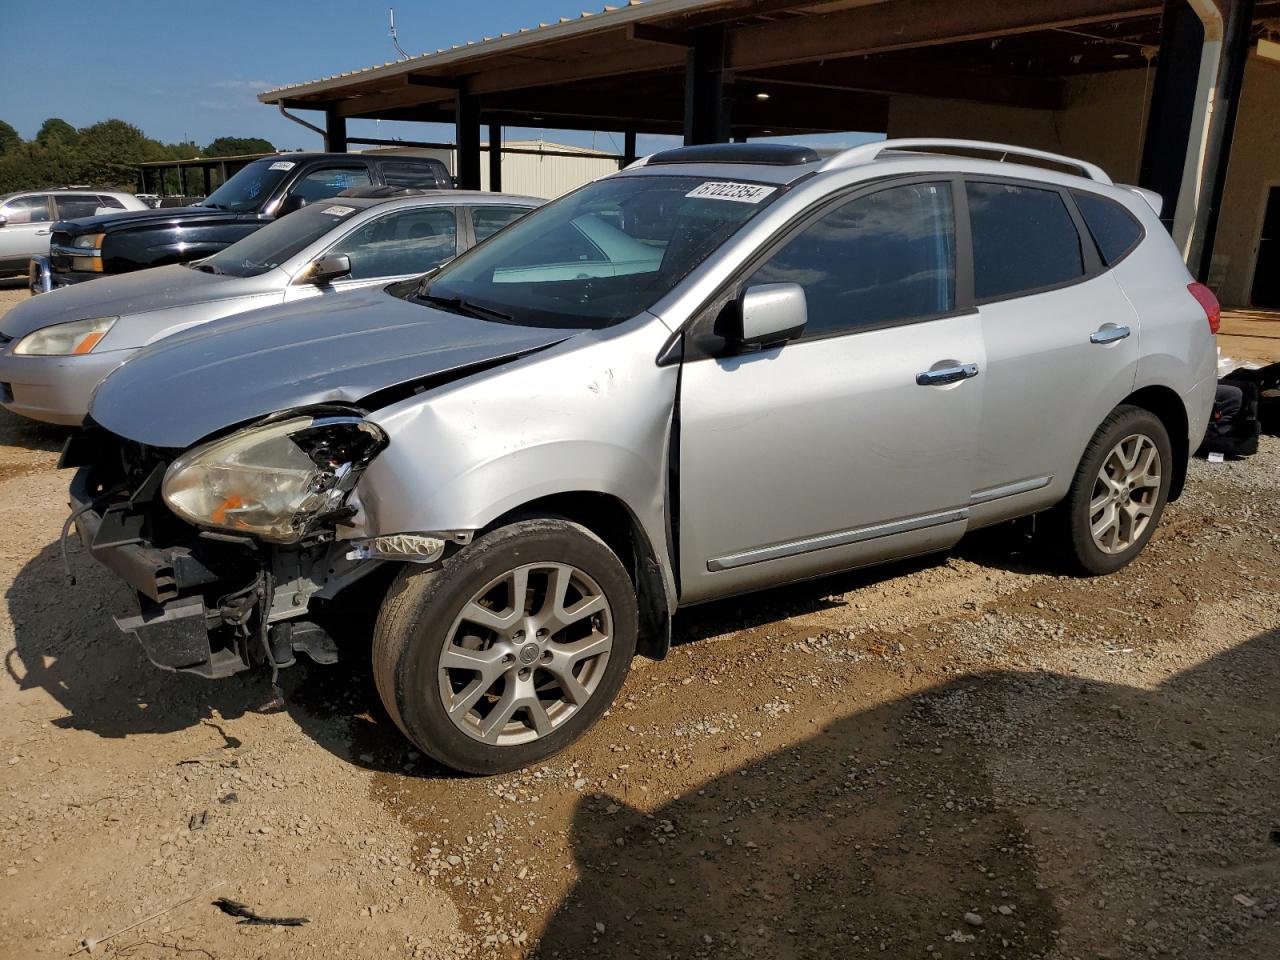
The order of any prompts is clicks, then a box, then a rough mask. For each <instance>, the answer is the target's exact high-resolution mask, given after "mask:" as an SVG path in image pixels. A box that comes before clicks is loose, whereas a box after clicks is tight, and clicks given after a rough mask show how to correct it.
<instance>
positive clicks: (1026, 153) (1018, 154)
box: [818, 137, 1111, 183]
mask: <svg viewBox="0 0 1280 960" xmlns="http://www.w3.org/2000/svg"><path fill="white" fill-rule="evenodd" d="M886 150H908V151H919V152H922V153H928V152H935V153H947V152H956V151H970V152H973V153H994V154H999V157H998V159H999V160H1001V161H1013V162H1017V161H1018V160H1022V159H1028V160H1043V161H1047V162H1049V163H1055V164H1058V165H1059V166H1063V167H1071V168H1073V169H1075V170H1079V171H1080V173H1081V174H1082V175H1083V176H1085V177H1088V178H1089V179H1090V180H1096V181H1097V182H1098V183H1111V178H1110V177H1109V176H1107V173H1106V171H1105V170H1103V169H1102V168H1101V167H1099V166H1098V165H1097V164H1093V163H1089V162H1088V161H1086V160H1078V159H1076V158H1075V157H1066V156H1063V155H1062V154H1060V153H1048V152H1047V151H1044V150H1032V149H1031V148H1030V147H1015V146H1012V145H1010V144H1007V143H988V142H987V141H985V140H948V139H935V138H932V137H905V138H901V139H898V140H879V141H877V142H875V143H864V144H862V145H861V146H857V147H852V148H850V149H848V150H844V151H841V152H840V153H837V154H836V155H835V156H834V157H832V158H831V159H830V160H828V161H827V162H826V163H824V164H823V165H822V166H821V167H819V168H818V169H819V170H820V171H823V170H844V169H846V168H848V167H856V166H860V165H861V164H864V163H870V162H871V161H873V160H875V159H876V158H877V157H879V156H880V154H882V153H884V152H885V151H886Z"/></svg>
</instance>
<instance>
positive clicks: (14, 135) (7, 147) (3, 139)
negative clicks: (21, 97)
mask: <svg viewBox="0 0 1280 960" xmlns="http://www.w3.org/2000/svg"><path fill="white" fill-rule="evenodd" d="M20 146H22V137H20V136H18V131H17V130H15V129H13V127H12V126H10V125H9V124H7V123H5V122H4V121H3V120H0V157H3V156H6V155H8V154H11V153H13V152H14V151H15V150H17V149H18V148H19V147H20Z"/></svg>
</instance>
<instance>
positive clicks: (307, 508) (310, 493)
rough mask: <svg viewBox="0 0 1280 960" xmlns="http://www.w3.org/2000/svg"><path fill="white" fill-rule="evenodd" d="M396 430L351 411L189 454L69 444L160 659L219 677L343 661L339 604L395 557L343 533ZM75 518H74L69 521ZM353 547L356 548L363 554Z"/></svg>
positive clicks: (93, 435) (90, 527)
mask: <svg viewBox="0 0 1280 960" xmlns="http://www.w3.org/2000/svg"><path fill="white" fill-rule="evenodd" d="M385 444H386V437H385V435H383V434H382V432H381V430H379V429H378V428H377V427H376V426H374V425H373V424H370V423H368V422H367V421H365V420H363V419H362V418H361V417H360V416H359V415H358V413H356V412H353V411H351V410H350V409H333V408H325V409H313V410H309V411H303V412H298V413H290V414H288V415H283V416H278V417H270V418H267V419H265V420H263V421H260V422H258V423H256V424H253V425H251V426H249V427H247V428H244V429H241V430H237V431H234V432H232V433H229V434H227V435H226V436H223V437H220V438H218V439H215V440H213V441H210V442H207V443H204V444H201V445H199V446H197V447H194V448H192V449H191V450H188V451H185V452H180V451H176V450H171V449H169V450H166V449H161V448H156V447H149V446H145V445H143V444H139V443H136V442H133V441H129V440H124V439H122V438H120V437H117V436H115V435H113V434H111V433H109V432H107V431H105V430H102V429H100V428H98V429H90V430H88V431H86V432H85V433H84V434H81V435H78V436H76V437H73V438H72V439H71V440H69V441H68V443H67V447H66V449H65V450H64V452H63V457H62V462H61V466H63V467H78V468H79V470H78V472H77V473H76V476H75V479H74V480H73V481H72V485H71V491H70V493H71V508H72V516H71V520H72V521H74V523H75V526H76V528H77V530H78V532H79V535H80V539H81V541H82V542H83V543H84V545H85V547H86V548H88V550H89V551H90V553H91V554H92V555H93V557H94V559H96V560H97V561H99V562H100V563H102V564H103V565H104V566H106V567H108V568H109V569H111V570H112V571H113V572H114V573H115V574H117V575H118V576H119V577H120V578H121V579H123V580H124V581H125V582H126V583H127V584H128V585H129V586H130V588H131V589H132V590H133V591H134V593H135V594H136V597H137V601H138V608H139V609H138V613H137V614H136V615H134V616H129V617H122V618H117V620H116V622H117V625H118V626H119V627H120V629H121V630H123V631H124V632H126V633H130V634H133V635H134V636H135V637H136V638H137V640H138V641H139V642H140V643H141V645H142V647H143V649H144V650H145V651H146V654H147V656H148V658H149V659H150V660H151V661H152V663H154V664H155V665H156V666H158V667H160V668H162V669H165V670H176V671H183V672H187V673H195V674H198V675H200V676H204V677H208V678H217V677H225V676H230V675H231V674H234V673H238V672H240V671H242V670H245V669H248V668H250V667H253V666H258V665H265V666H268V667H271V668H272V669H276V668H280V667H286V666H290V665H292V664H293V663H294V661H295V657H296V654H297V653H298V652H304V653H306V654H307V655H308V656H309V657H311V659H312V660H315V661H317V662H320V663H332V662H334V661H336V659H337V656H338V649H337V645H336V644H335V643H334V641H333V639H332V637H331V636H330V634H329V631H328V630H327V629H326V617H325V612H326V609H325V608H326V606H327V604H328V601H331V600H332V599H333V598H334V597H336V596H337V595H338V594H339V593H340V592H341V591H343V590H345V589H346V588H347V587H349V586H351V585H353V584H354V583H356V582H357V581H359V580H361V579H362V578H363V577H365V576H366V575H368V574H369V573H371V572H372V571H373V570H374V569H376V568H377V567H378V566H380V564H381V562H382V561H381V560H380V559H377V558H376V557H371V556H370V555H369V554H368V552H367V551H364V552H362V551H358V550H353V549H352V546H353V545H352V544H351V543H350V542H348V541H346V540H342V539H340V538H339V530H340V529H343V528H344V526H349V525H350V524H351V523H353V522H355V521H356V518H357V516H358V514H359V506H358V504H357V503H354V502H352V501H354V499H355V498H354V497H353V496H352V492H353V489H354V487H355V484H356V482H357V480H358V479H359V476H360V474H361V472H362V471H363V469H364V467H365V466H366V465H367V464H368V462H369V461H370V460H371V459H372V458H373V457H374V456H376V455H377V453H378V452H379V451H380V450H381V449H382V448H383V446H385ZM69 522H70V521H69ZM348 554H351V556H350V557H349V556H348Z"/></svg>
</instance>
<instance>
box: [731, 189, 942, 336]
mask: <svg viewBox="0 0 1280 960" xmlns="http://www.w3.org/2000/svg"><path fill="white" fill-rule="evenodd" d="M955 261H956V258H955V213H954V209H953V205H952V197H951V186H950V184H947V183H913V184H908V185H905V186H900V187H891V188H889V189H886V190H880V191H878V192H877V193H873V194H871V195H869V196H864V197H859V198H857V199H856V200H850V201H849V202H848V203H845V204H842V205H841V206H840V207H837V208H836V209H835V210H833V211H831V212H830V213H827V214H825V215H824V216H823V217H822V218H821V219H820V220H818V221H817V222H816V223H813V224H810V225H809V226H807V227H805V228H804V229H803V230H802V231H801V232H800V233H799V234H797V235H796V236H794V237H792V238H791V239H790V240H788V241H787V242H786V244H785V245H784V246H783V247H782V248H781V249H780V250H778V251H777V252H775V253H774V254H773V255H772V256H771V257H770V258H769V259H768V261H766V262H765V263H764V264H763V265H762V266H761V267H760V268H759V269H758V270H757V271H756V272H755V274H754V275H753V276H752V277H751V280H750V281H749V283H751V284H758V283H798V284H800V286H802V287H803V288H804V291H805V295H806V297H807V299H808V302H809V322H808V325H807V326H806V327H805V333H806V335H812V334H817V335H823V334H831V333H839V332H843V331H849V330H857V329H860V328H868V327H877V326H884V325H886V324H892V323H896V322H900V321H903V320H911V319H921V318H925V317H931V316H938V315H940V314H945V313H949V312H950V311H952V310H953V309H954V308H955V276H956V268H955Z"/></svg>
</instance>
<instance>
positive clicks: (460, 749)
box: [373, 518, 637, 773]
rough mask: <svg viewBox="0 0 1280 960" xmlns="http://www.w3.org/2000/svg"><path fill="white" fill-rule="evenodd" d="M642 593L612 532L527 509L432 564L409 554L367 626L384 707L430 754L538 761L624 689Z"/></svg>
mask: <svg viewBox="0 0 1280 960" xmlns="http://www.w3.org/2000/svg"><path fill="white" fill-rule="evenodd" d="M636 606H637V604H636V594H635V587H634V586H633V585H632V583H631V578H630V577H629V576H628V575H627V571H626V569H625V568H624V567H623V566H622V563H621V562H620V561H619V559H618V557H617V556H616V555H615V554H614V553H613V551H612V550H610V549H609V547H608V546H606V545H605V543H604V541H603V540H601V539H600V538H599V537H597V536H596V535H595V534H593V533H592V532H591V531H590V530H588V529H587V528H585V527H583V526H580V525H578V524H576V523H571V522H569V521H567V520H560V519H553V518H543V519H532V520H522V521H518V522H516V523H513V524H511V525H510V526H505V527H500V528H498V529H497V530H493V531H491V532H490V533H487V534H484V535H483V536H481V537H478V538H477V539H476V540H475V541H473V542H472V543H471V544H470V545H468V546H466V547H464V548H463V549H462V550H459V551H458V552H457V553H456V554H454V555H453V556H451V557H449V558H448V559H447V560H445V561H444V562H443V564H442V565H441V566H440V567H439V568H436V569H424V568H421V567H414V566H413V565H406V566H405V568H404V569H403V570H402V571H401V572H400V573H399V575H398V576H397V577H396V579H395V582H394V583H393V584H392V586H391V589H390V591H389V592H388V594H387V598H386V600H385V601H384V602H383V605H382V609H381V611H380V612H379V615H378V622H377V625H376V627H375V629H374V637H373V675H374V680H375V682H376V683H377V686H378V693H379V694H380V695H381V697H382V702H383V703H384V704H385V705H386V708H387V712H388V713H390V714H391V717H392V719H393V720H395V722H396V724H397V725H398V726H399V727H400V729H401V730H402V731H404V734H405V736H407V737H408V738H409V739H410V740H412V741H413V743H414V744H415V745H416V746H417V747H418V748H419V749H421V750H422V751H423V752H424V753H426V754H427V755H428V756H431V757H433V758H435V759H436V760H438V761H439V762H440V763H443V764H445V765H447V766H449V767H453V768H454V769H456V770H461V771H464V772H466V773H502V772H505V771H509V770H516V769H519V768H520V767H524V766H528V765H530V764H533V763H537V762H538V761H540V760H543V759H545V758H547V757H549V756H551V755H552V754H554V753H557V752H558V751H560V750H563V749H564V748H565V747H567V746H568V745H569V744H571V743H573V741H575V740H576V739H578V737H580V736H581V735H582V734H583V733H584V732H585V731H586V730H587V728H588V727H590V726H591V725H592V724H593V723H595V722H596V720H597V719H599V717H600V715H601V714H603V713H604V712H605V711H606V710H607V709H608V708H609V705H610V704H612V703H613V700H614V697H616V696H617V693H618V690H619V688H620V687H621V686H622V681H623V680H624V679H625V677H626V675H627V671H628V670H629V669H630V667H631V659H632V656H633V655H634V653H635V648H636V629H637V613H636Z"/></svg>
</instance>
